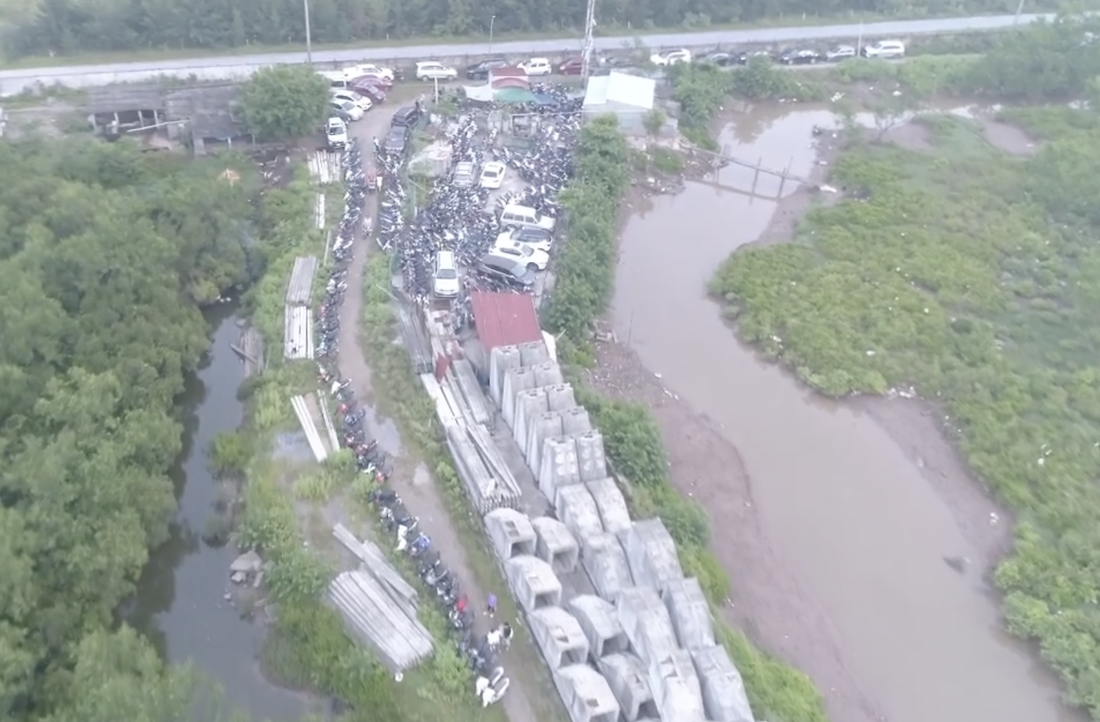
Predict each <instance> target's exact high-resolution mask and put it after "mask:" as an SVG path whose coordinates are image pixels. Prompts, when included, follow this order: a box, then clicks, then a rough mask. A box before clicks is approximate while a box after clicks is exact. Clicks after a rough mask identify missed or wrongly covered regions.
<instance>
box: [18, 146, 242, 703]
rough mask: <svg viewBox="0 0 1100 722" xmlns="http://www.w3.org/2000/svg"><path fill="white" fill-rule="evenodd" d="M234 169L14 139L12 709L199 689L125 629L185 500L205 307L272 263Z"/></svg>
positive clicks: (159, 697)
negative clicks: (188, 414)
mask: <svg viewBox="0 0 1100 722" xmlns="http://www.w3.org/2000/svg"><path fill="white" fill-rule="evenodd" d="M225 167H226V166H225V164H218V163H210V164H195V163H193V162H191V161H189V160H186V159H182V158H178V157H165V156H155V155H146V154H142V153H141V151H140V150H139V149H138V148H137V147H136V145H134V144H131V143H128V142H125V141H124V142H119V143H115V144H107V143H100V142H95V141H91V140H88V139H62V140H56V139H54V140H50V141H49V142H46V141H45V140H39V139H36V140H30V141H27V142H23V143H19V144H11V143H7V144H2V145H0V176H2V177H3V178H4V183H3V184H0V338H2V339H3V343H0V577H2V579H3V585H2V586H0V718H2V719H5V720H49V721H50V722H52V721H53V720H57V721H58V722H60V721H61V720H73V719H81V720H99V719H103V720H106V719H109V718H110V719H118V718H119V715H120V714H121V715H122V717H124V718H126V719H134V720H154V719H155V720H164V719H171V716H169V715H167V714H166V712H165V710H166V709H167V708H166V707H164V706H163V705H167V704H170V703H172V700H174V699H175V698H176V696H177V695H176V691H175V690H176V685H177V684H182V682H181V681H179V680H177V679H176V678H175V677H172V676H171V675H170V674H169V673H168V672H166V670H165V669H164V668H163V666H162V665H161V664H160V662H159V660H157V658H156V655H155V653H153V651H152V649H151V648H150V647H149V646H148V645H147V644H146V642H145V641H144V640H142V639H141V638H140V637H138V636H137V635H135V634H134V633H132V632H131V631H128V630H126V629H125V628H123V629H122V630H121V631H118V632H112V631H110V629H111V628H112V626H113V624H114V612H115V610H116V608H117V606H118V604H119V602H120V601H121V600H122V599H124V598H125V597H126V596H127V595H129V594H131V593H132V592H133V591H134V585H135V583H136V580H137V577H138V575H139V574H140V572H141V570H142V568H143V566H144V565H145V562H146V559H147V552H148V549H149V548H150V547H151V546H153V545H155V544H158V543H159V542H161V541H163V540H164V539H165V538H166V534H167V524H168V521H169V518H170V516H171V514H172V513H173V510H174V507H175V499H174V498H173V487H172V483H171V481H170V480H169V478H168V477H167V472H168V470H169V468H170V466H171V465H172V464H173V462H174V460H175V458H176V456H177V455H178V454H179V452H180V449H181V433H182V427H181V425H180V423H179V422H178V421H177V420H176V418H175V416H174V402H175V399H176V397H177V396H178V395H179V394H180V393H181V392H182V390H183V387H184V378H185V374H186V373H188V372H190V371H192V370H194V369H195V368H196V365H197V364H198V362H199V360H200V358H201V356H202V354H203V353H204V352H205V350H206V348H207V346H208V338H207V332H208V331H207V327H206V325H205V323H204V322H203V319H202V316H201V314H200V312H199V308H200V305H201V304H203V303H207V302H210V301H212V300H214V299H215V298H217V297H218V295H219V294H220V293H221V292H223V291H225V290H226V289H228V288H230V287H232V286H235V285H237V284H241V283H243V282H245V281H246V280H247V279H248V277H249V268H250V265H251V266H255V265H256V264H259V263H261V262H262V259H260V258H255V257H254V256H255V254H253V253H251V252H250V251H249V248H248V245H247V238H248V234H247V231H248V228H247V226H246V225H245V221H244V219H248V218H249V217H250V216H251V215H252V206H251V204H250V202H249V201H250V198H249V193H250V191H249V189H248V187H247V185H248V184H247V183H243V182H242V183H237V184H230V183H228V182H226V181H225V180H223V179H222V178H221V177H220V176H219V174H220V172H223V171H224V170H225ZM244 173H245V171H243V170H242V175H243V174H244ZM172 674H177V673H172Z"/></svg>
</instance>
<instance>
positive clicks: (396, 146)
mask: <svg viewBox="0 0 1100 722" xmlns="http://www.w3.org/2000/svg"><path fill="white" fill-rule="evenodd" d="M408 147H409V129H408V128H406V127H396V128H390V131H389V132H388V133H386V139H385V140H384V141H382V149H383V150H385V151H386V152H387V153H391V154H393V155H402V154H404V152H405V150H406V149H407V148H408Z"/></svg>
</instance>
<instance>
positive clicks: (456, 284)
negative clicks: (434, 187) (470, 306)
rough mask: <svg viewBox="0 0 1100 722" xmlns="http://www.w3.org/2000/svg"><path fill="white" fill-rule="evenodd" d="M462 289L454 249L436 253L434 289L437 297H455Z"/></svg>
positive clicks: (433, 278)
mask: <svg viewBox="0 0 1100 722" xmlns="http://www.w3.org/2000/svg"><path fill="white" fill-rule="evenodd" d="M461 290H462V282H461V281H459V280H458V267H457V266H456V265H455V254H454V251H439V252H438V253H436V254H435V269H434V271H433V273H432V291H434V292H435V297H436V298H454V297H455V296H457V295H458V294H459V292H460V291H461Z"/></svg>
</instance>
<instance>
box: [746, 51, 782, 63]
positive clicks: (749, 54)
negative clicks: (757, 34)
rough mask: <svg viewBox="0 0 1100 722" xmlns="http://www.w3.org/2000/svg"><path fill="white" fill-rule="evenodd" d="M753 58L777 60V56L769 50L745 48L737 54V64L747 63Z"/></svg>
mask: <svg viewBox="0 0 1100 722" xmlns="http://www.w3.org/2000/svg"><path fill="white" fill-rule="evenodd" d="M753 58H767V59H768V60H775V56H773V55H772V54H771V53H769V52H768V51H767V50H744V51H742V52H740V53H738V54H737V64H738V65H747V64H748V62H749V61H750V60H752V59H753Z"/></svg>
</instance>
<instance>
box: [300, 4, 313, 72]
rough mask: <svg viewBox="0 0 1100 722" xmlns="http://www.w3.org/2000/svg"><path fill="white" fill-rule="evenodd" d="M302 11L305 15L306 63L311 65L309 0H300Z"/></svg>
mask: <svg viewBox="0 0 1100 722" xmlns="http://www.w3.org/2000/svg"><path fill="white" fill-rule="evenodd" d="M302 10H303V12H305V14H306V62H307V63H309V64H310V65H313V39H312V38H311V37H310V34H309V0H302Z"/></svg>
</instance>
